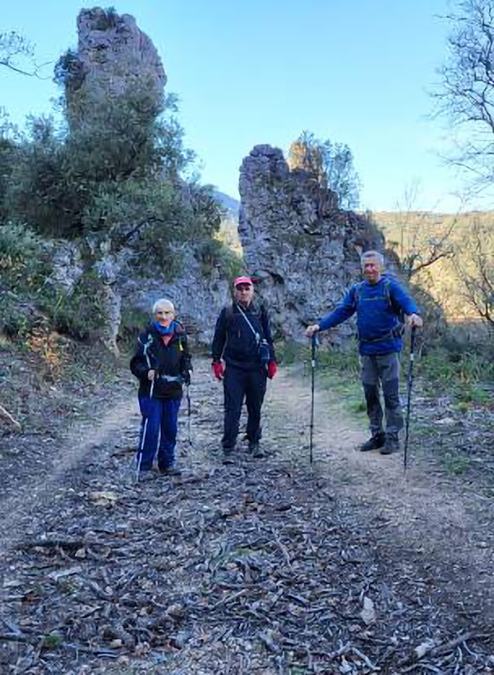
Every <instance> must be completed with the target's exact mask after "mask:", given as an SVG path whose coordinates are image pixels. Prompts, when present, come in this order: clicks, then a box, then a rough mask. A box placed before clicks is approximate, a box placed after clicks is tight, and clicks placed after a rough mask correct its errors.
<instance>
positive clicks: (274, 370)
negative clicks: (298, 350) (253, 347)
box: [268, 361, 278, 380]
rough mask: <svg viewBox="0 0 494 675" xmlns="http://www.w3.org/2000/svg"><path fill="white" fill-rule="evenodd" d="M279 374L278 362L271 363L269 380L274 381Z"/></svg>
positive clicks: (269, 365) (269, 364)
mask: <svg viewBox="0 0 494 675" xmlns="http://www.w3.org/2000/svg"><path fill="white" fill-rule="evenodd" d="M277 372H278V366H277V365H276V361H270V362H269V363H268V377H269V379H270V380H272V379H273V377H274V376H275V375H276V373H277Z"/></svg>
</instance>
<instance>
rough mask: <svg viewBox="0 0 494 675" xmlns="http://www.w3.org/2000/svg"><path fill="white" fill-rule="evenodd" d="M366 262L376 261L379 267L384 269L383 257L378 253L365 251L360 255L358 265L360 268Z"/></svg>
mask: <svg viewBox="0 0 494 675" xmlns="http://www.w3.org/2000/svg"><path fill="white" fill-rule="evenodd" d="M366 260H378V261H379V265H380V267H384V256H383V254H382V253H379V251H365V252H364V253H362V255H361V256H360V264H361V265H362V267H363V266H364V263H365V261H366Z"/></svg>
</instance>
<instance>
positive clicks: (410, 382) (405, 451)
mask: <svg viewBox="0 0 494 675" xmlns="http://www.w3.org/2000/svg"><path fill="white" fill-rule="evenodd" d="M415 331H416V326H412V331H411V333H410V363H409V366H408V378H407V416H406V422H405V445H404V448H403V471H405V472H406V470H407V460H408V437H409V430H410V407H411V402H412V386H413V362H414V356H415V355H414V350H415Z"/></svg>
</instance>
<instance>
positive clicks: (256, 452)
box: [249, 443, 264, 459]
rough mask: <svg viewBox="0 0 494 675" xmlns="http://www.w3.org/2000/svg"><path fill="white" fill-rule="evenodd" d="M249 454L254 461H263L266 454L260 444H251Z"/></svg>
mask: <svg viewBox="0 0 494 675" xmlns="http://www.w3.org/2000/svg"><path fill="white" fill-rule="evenodd" d="M249 452H250V453H251V455H252V457H254V459H261V458H262V457H264V453H263V451H262V450H261V448H260V446H259V443H249Z"/></svg>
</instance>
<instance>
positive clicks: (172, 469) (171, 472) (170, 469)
mask: <svg viewBox="0 0 494 675" xmlns="http://www.w3.org/2000/svg"><path fill="white" fill-rule="evenodd" d="M159 472H160V474H161V475H162V476H181V475H182V472H181V471H180V469H179V468H178V467H176V466H167V467H165V468H164V469H160V470H159Z"/></svg>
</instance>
